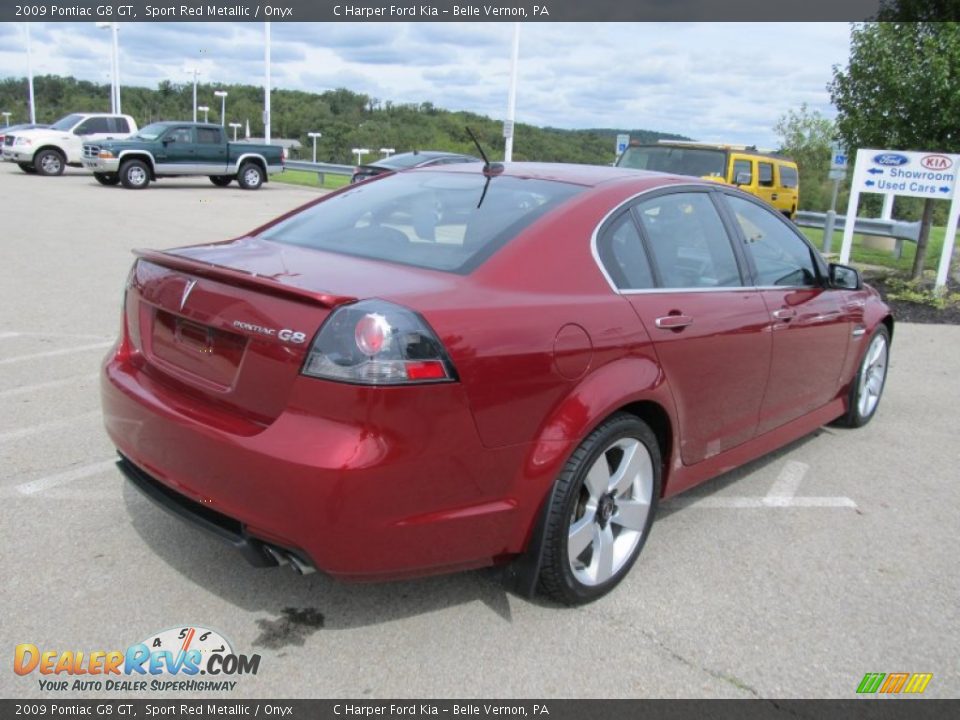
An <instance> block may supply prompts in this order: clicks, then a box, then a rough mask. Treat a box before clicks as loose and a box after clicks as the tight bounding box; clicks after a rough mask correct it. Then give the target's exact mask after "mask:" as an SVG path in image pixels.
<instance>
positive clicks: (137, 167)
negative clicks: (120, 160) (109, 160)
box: [120, 160, 150, 190]
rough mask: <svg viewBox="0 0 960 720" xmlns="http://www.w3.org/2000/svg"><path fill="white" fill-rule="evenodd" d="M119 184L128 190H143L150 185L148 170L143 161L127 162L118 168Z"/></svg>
mask: <svg viewBox="0 0 960 720" xmlns="http://www.w3.org/2000/svg"><path fill="white" fill-rule="evenodd" d="M120 182H122V183H123V186H124V187H125V188H127V189H128V190H143V188H145V187H147V185H149V184H150V168H148V167H147V164H146V163H145V162H143V160H127V161H126V162H125V163H124V164H123V166H122V167H121V168H120Z"/></svg>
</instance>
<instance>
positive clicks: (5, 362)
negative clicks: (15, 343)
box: [0, 340, 113, 365]
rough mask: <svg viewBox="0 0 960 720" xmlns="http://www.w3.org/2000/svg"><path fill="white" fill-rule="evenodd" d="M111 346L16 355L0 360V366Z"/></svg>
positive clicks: (101, 343)
mask: <svg viewBox="0 0 960 720" xmlns="http://www.w3.org/2000/svg"><path fill="white" fill-rule="evenodd" d="M111 345H113V341H112V340H111V341H110V342H98V343H92V344H90V345H78V346H76V347H69V348H60V349H59V350H48V351H46V352H41V353H32V354H30V355H17V356H15V357H10V358H3V359H2V360H0V365H10V364H12V363H17V362H23V361H25V360H39V359H41V358H48V357H55V356H57V355H71V354H73V353H79V352H86V351H87V350H97V349H104V348H108V347H110V346H111Z"/></svg>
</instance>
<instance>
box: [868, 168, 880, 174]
mask: <svg viewBox="0 0 960 720" xmlns="http://www.w3.org/2000/svg"><path fill="white" fill-rule="evenodd" d="M867 172H868V173H870V174H871V175H883V170H881V169H880V168H870V169H869V170H867Z"/></svg>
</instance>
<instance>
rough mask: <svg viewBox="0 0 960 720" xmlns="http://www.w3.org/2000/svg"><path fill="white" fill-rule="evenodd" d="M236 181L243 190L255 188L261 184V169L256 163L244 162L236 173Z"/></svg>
mask: <svg viewBox="0 0 960 720" xmlns="http://www.w3.org/2000/svg"><path fill="white" fill-rule="evenodd" d="M237 182H238V183H240V187H242V188H243V189H244V190H257V189H258V188H259V187H260V186H261V185H263V170H262V169H261V168H260V166H259V165H257V164H256V163H252V162H247V163H244V164H243V165H241V166H240V172H239V173H237Z"/></svg>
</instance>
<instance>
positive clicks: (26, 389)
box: [0, 373, 97, 398]
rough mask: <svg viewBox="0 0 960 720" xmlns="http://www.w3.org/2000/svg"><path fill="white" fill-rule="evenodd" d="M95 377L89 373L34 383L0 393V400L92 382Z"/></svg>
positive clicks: (95, 375)
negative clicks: (87, 381)
mask: <svg viewBox="0 0 960 720" xmlns="http://www.w3.org/2000/svg"><path fill="white" fill-rule="evenodd" d="M95 377H97V373H90V374H89V375H74V376H73V377H68V378H63V379H62V380H50V381H48V382H42V383H34V384H33V385H23V386H21V387H15V388H10V389H9V390H2V391H0V398H2V397H10V396H11V395H23V394H24V393H31V392H35V391H37V390H47V389H48V388H54V387H60V386H61V385H73V384H74V383H78V382H83V381H85V380H93V379H94V378H95Z"/></svg>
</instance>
